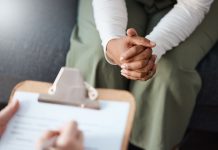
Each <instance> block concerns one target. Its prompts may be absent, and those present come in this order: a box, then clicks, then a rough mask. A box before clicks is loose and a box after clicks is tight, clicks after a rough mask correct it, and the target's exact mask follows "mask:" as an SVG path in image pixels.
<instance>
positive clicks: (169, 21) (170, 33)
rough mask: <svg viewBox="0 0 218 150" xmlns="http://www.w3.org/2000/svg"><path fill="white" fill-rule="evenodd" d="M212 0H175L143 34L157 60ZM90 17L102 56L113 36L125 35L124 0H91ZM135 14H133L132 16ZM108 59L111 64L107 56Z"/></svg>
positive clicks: (182, 36)
mask: <svg viewBox="0 0 218 150" xmlns="http://www.w3.org/2000/svg"><path fill="white" fill-rule="evenodd" d="M212 2H213V0H177V4H175V5H174V7H173V8H172V10H171V11H170V12H169V13H167V14H166V15H165V16H164V17H163V18H162V19H161V20H160V22H159V23H158V24H157V25H156V26H155V27H154V29H153V31H152V32H151V33H150V34H149V35H147V36H146V38H148V39H149V40H151V41H153V42H155V43H156V47H154V48H153V54H155V55H157V61H158V60H159V59H160V58H161V56H162V55H163V54H165V53H166V52H167V51H168V50H171V49H172V48H173V47H176V46H177V45H179V44H180V43H181V42H182V41H184V40H185V39H186V38H187V37H189V36H190V34H191V33H192V32H193V31H194V30H195V29H196V27H197V26H198V25H199V24H200V23H201V21H202V20H203V19H204V17H205V14H206V13H207V12H208V11H209V9H210V6H211V4H212ZM93 10H94V18H95V23H96V27H97V30H98V31H99V34H100V38H101V40H102V45H103V47H104V51H105V56H106V46H107V43H108V42H109V41H110V40H111V39H114V38H119V37H122V36H126V29H127V22H128V17H127V16H128V12H127V8H126V3H125V0H93ZM136 17H137V16H136ZM106 59H107V60H108V62H109V63H111V64H113V62H111V61H110V60H109V59H108V58H107V56H106Z"/></svg>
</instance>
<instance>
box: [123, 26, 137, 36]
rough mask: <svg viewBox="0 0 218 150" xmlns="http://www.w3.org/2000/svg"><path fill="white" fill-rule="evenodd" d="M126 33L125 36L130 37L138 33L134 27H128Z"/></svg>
mask: <svg viewBox="0 0 218 150" xmlns="http://www.w3.org/2000/svg"><path fill="white" fill-rule="evenodd" d="M126 33H127V36H130V37H132V36H138V33H137V31H136V30H135V29H134V28H129V29H128V30H127V31H126Z"/></svg>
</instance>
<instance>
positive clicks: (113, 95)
mask: <svg viewBox="0 0 218 150" xmlns="http://www.w3.org/2000/svg"><path fill="white" fill-rule="evenodd" d="M52 86H53V84H52V83H47V82H39V81H30V80H27V81H23V82H20V83H18V84H17V85H16V86H15V87H14V89H13V91H12V92H11V96H10V101H11V100H12V98H13V96H14V93H15V92H17V91H21V92H32V93H39V94H48V91H49V89H50V88H51V87H52ZM97 92H98V98H97V99H104V100H108V101H124V102H128V103H129V104H130V109H129V113H128V119H127V123H126V128H125V133H124V137H123V142H122V150H126V149H127V148H128V144H129V137H130V133H131V129H132V125H133V120H134V115H135V110H136V104H135V99H134V97H133V95H132V94H131V93H129V92H127V91H124V90H114V89H97Z"/></svg>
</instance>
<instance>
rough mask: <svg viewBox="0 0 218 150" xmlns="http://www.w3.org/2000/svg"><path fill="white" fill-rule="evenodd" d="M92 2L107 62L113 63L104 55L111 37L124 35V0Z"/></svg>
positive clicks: (125, 9)
mask: <svg viewBox="0 0 218 150" xmlns="http://www.w3.org/2000/svg"><path fill="white" fill-rule="evenodd" d="M92 4H93V11H94V18H95V24H96V27H97V30H98V31H99V34H100V38H101V40H102V46H103V48H104V52H105V58H106V59H107V61H108V62H109V63H111V64H114V63H113V62H112V61H111V60H110V59H109V58H108V57H107V56H106V46H107V43H108V42H109V41H110V40H111V39H114V38H119V37H122V36H125V35H126V28H127V21H128V18H127V8H126V2H125V0H93V3H92Z"/></svg>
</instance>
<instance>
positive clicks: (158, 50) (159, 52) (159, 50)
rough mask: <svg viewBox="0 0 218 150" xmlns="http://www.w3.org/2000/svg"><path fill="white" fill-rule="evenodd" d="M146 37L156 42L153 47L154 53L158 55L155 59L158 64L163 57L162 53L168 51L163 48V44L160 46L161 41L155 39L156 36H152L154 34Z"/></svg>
mask: <svg viewBox="0 0 218 150" xmlns="http://www.w3.org/2000/svg"><path fill="white" fill-rule="evenodd" d="M145 38H147V39H149V40H150V41H152V42H155V43H156V46H155V47H153V48H152V54H153V55H156V56H157V58H156V61H155V63H156V64H157V63H158V62H159V60H160V59H161V57H162V55H164V54H165V53H166V51H165V50H164V49H163V48H162V46H160V45H161V44H160V42H158V40H155V38H152V36H150V35H147V36H146V37H145Z"/></svg>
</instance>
